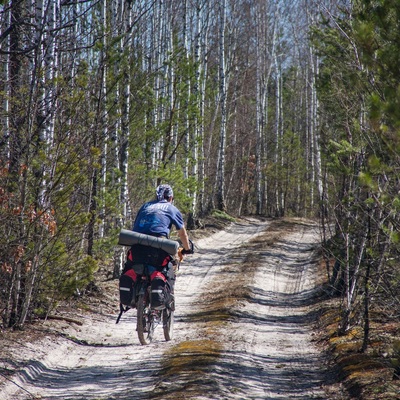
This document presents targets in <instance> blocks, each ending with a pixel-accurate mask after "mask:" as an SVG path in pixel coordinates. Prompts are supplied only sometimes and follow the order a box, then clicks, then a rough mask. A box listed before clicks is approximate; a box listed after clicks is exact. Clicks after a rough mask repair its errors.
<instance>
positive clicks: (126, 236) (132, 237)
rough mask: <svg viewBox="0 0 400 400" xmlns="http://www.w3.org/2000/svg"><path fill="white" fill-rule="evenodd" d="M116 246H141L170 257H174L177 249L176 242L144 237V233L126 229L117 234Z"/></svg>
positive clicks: (148, 236) (177, 244)
mask: <svg viewBox="0 0 400 400" xmlns="http://www.w3.org/2000/svg"><path fill="white" fill-rule="evenodd" d="M118 244H120V245H122V246H132V245H133V244H142V245H144V246H150V247H155V248H156V249H162V250H164V251H166V252H167V253H168V254H171V255H175V254H176V253H177V252H178V249H179V243H178V242H177V241H176V240H170V239H165V238H160V237H155V236H150V235H145V234H144V233H138V232H133V231H130V230H128V229H121V232H120V233H119V238H118Z"/></svg>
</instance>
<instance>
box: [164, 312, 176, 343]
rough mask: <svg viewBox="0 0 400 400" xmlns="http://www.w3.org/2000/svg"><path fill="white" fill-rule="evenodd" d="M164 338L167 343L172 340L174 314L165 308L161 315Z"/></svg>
mask: <svg viewBox="0 0 400 400" xmlns="http://www.w3.org/2000/svg"><path fill="white" fill-rule="evenodd" d="M162 319H163V330H164V338H165V340H166V341H167V342H168V341H169V340H171V339H172V336H173V330H174V312H173V311H172V310H171V309H170V308H165V309H164V310H163V313H162Z"/></svg>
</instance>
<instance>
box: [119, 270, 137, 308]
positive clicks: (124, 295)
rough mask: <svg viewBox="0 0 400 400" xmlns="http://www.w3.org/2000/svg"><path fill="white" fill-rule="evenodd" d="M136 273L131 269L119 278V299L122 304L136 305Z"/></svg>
mask: <svg viewBox="0 0 400 400" xmlns="http://www.w3.org/2000/svg"><path fill="white" fill-rule="evenodd" d="M136 276H137V275H136V273H135V271H133V270H132V269H129V270H128V271H126V272H125V273H124V274H122V275H121V277H120V278H119V301H120V303H121V304H122V305H124V306H127V307H135V303H136V291H135V281H136Z"/></svg>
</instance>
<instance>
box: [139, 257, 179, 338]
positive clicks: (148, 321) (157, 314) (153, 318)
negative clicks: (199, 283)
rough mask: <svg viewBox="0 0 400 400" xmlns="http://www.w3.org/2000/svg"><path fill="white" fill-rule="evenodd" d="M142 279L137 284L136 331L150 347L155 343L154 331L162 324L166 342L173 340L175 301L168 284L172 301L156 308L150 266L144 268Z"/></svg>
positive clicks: (168, 296) (167, 287) (169, 296)
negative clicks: (152, 295)
mask: <svg viewBox="0 0 400 400" xmlns="http://www.w3.org/2000/svg"><path fill="white" fill-rule="evenodd" d="M141 276H142V279H141V280H139V281H138V282H137V284H136V285H137V287H136V293H137V300H136V309H137V325H136V330H137V334H138V338H139V342H140V344H142V345H148V344H150V343H151V342H152V341H153V336H154V331H155V329H156V327H157V326H158V325H159V324H160V322H162V324H163V331H164V338H165V340H166V341H169V340H171V339H172V335H173V326H174V308H175V307H174V300H173V297H172V296H171V292H170V287H169V284H168V283H166V297H167V298H169V299H170V300H171V301H170V302H169V303H167V304H164V305H162V306H160V307H157V308H154V307H152V305H151V281H150V273H149V269H148V266H146V265H144V266H143V273H142V275H141Z"/></svg>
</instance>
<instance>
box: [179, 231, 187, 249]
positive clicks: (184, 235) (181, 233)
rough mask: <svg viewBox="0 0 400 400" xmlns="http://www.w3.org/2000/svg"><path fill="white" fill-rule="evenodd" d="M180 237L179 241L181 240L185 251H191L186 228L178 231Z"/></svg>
mask: <svg viewBox="0 0 400 400" xmlns="http://www.w3.org/2000/svg"><path fill="white" fill-rule="evenodd" d="M178 236H179V239H181V242H182V244H183V248H184V249H185V250H190V244H189V237H188V235H187V232H186V228H185V227H184V226H183V227H182V228H181V229H178Z"/></svg>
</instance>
